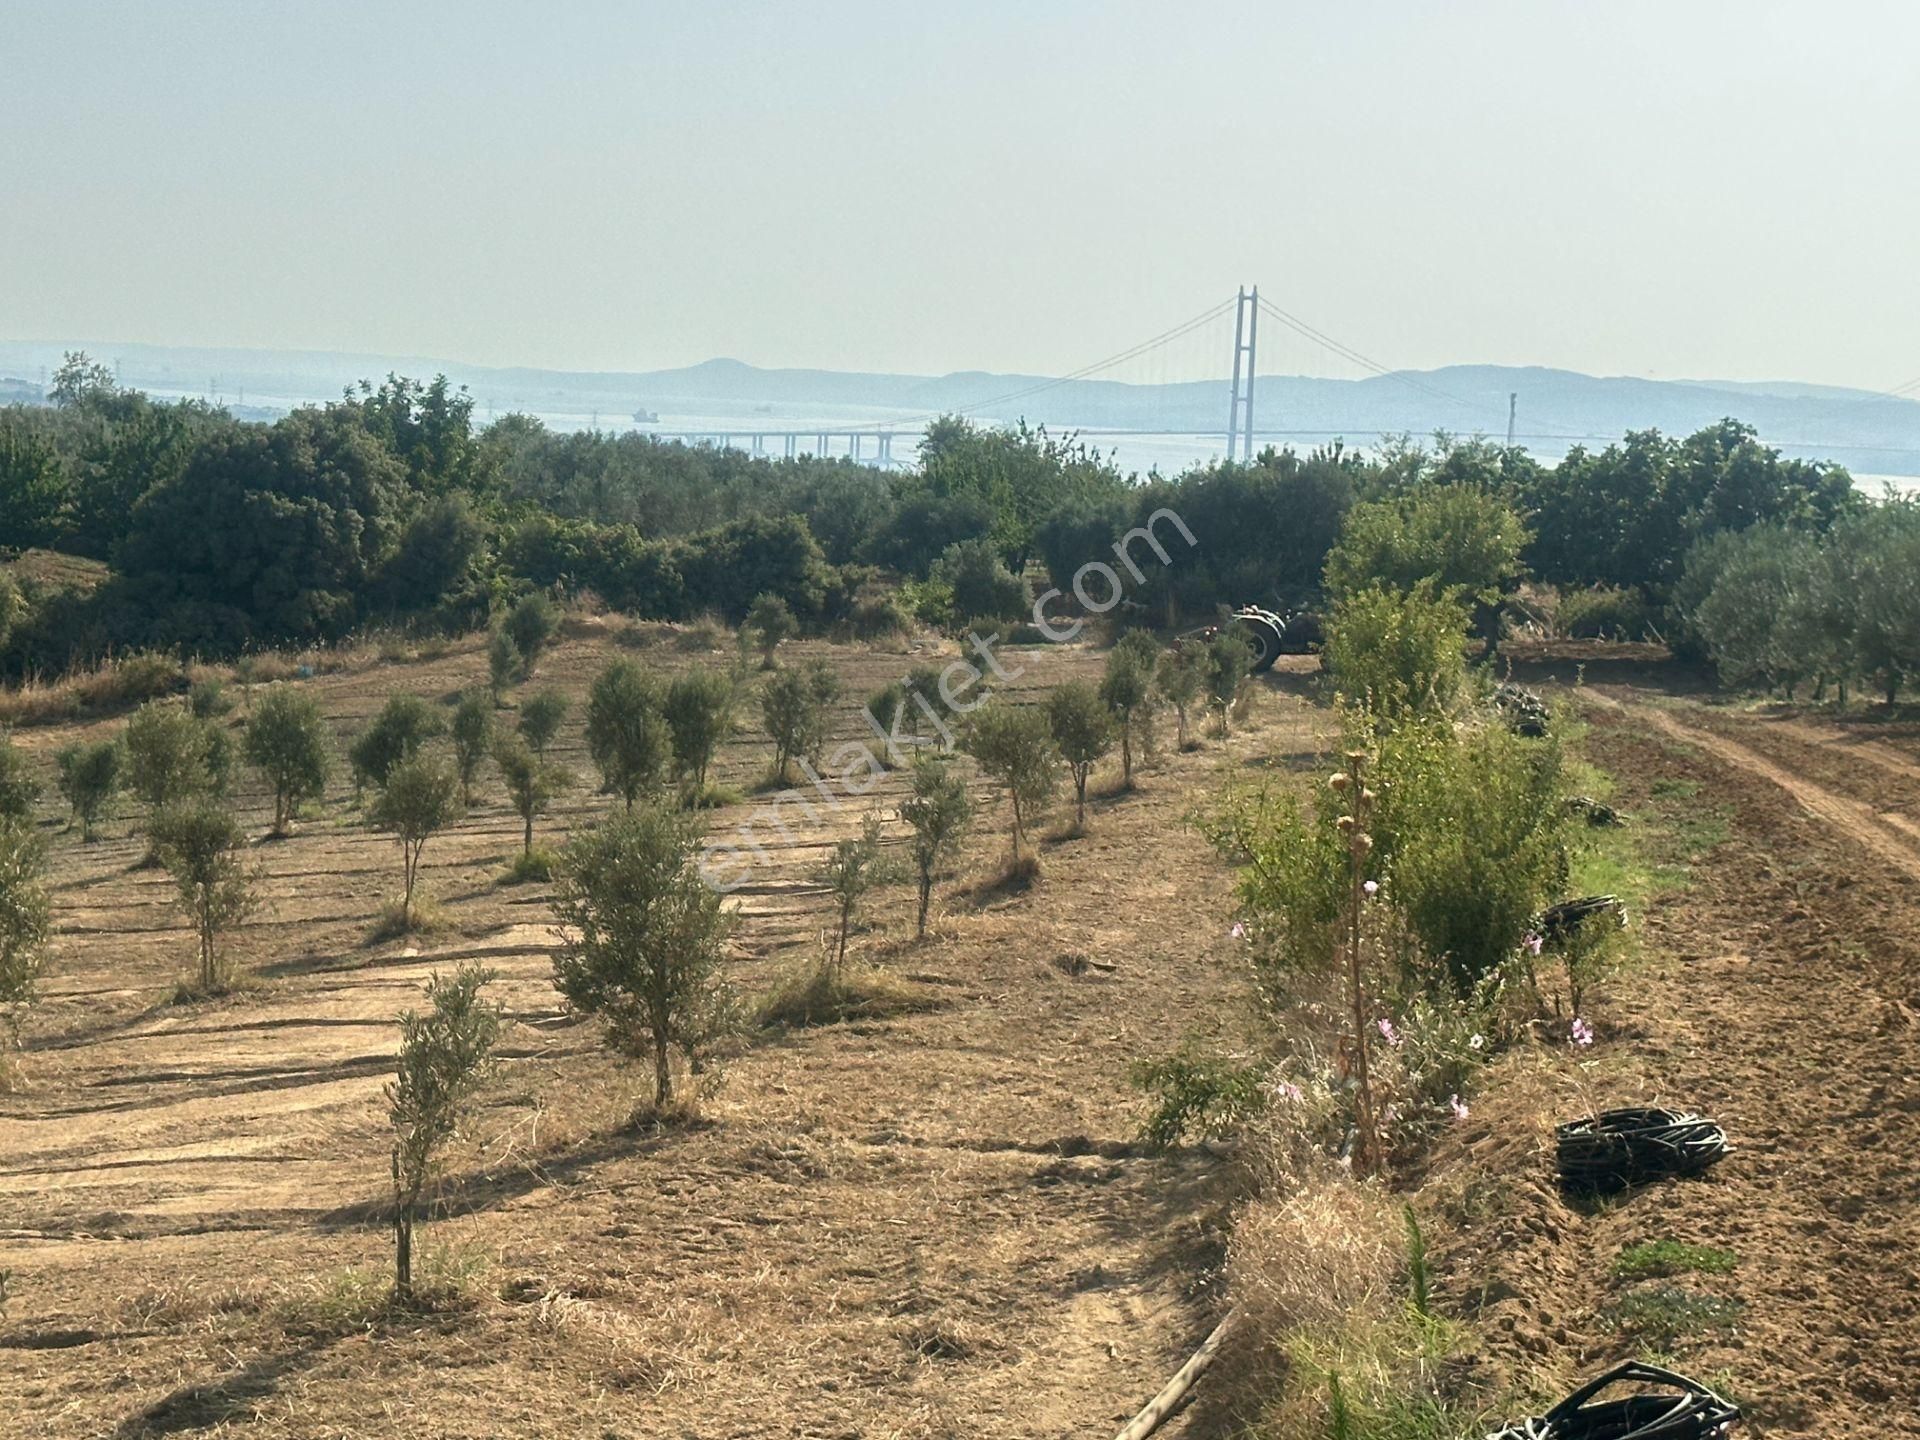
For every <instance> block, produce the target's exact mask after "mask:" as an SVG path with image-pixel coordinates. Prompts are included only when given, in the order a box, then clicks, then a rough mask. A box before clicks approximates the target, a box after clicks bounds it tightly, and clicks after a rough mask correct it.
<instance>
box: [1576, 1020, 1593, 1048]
mask: <svg viewBox="0 0 1920 1440" xmlns="http://www.w3.org/2000/svg"><path fill="white" fill-rule="evenodd" d="M1572 1039H1573V1043H1574V1044H1576V1045H1591V1044H1592V1043H1593V1027H1592V1026H1591V1025H1589V1024H1587V1022H1586V1021H1584V1020H1582V1019H1581V1018H1580V1017H1579V1016H1578V1015H1576V1016H1574V1017H1573V1035H1572Z"/></svg>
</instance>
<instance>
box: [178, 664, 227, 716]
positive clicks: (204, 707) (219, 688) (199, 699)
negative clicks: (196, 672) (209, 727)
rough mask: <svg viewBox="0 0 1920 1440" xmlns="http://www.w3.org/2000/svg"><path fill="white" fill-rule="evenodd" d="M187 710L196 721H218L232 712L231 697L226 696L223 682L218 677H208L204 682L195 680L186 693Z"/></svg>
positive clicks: (225, 687)
mask: <svg viewBox="0 0 1920 1440" xmlns="http://www.w3.org/2000/svg"><path fill="white" fill-rule="evenodd" d="M187 708H188V709H189V710H191V711H192V712H193V718H194V719H196V720H219V719H223V718H224V717H226V716H227V715H229V714H231V713H232V712H233V697H232V696H231V695H229V694H227V686H226V682H225V681H224V680H222V679H221V678H220V677H219V676H218V675H209V676H207V677H206V678H205V679H204V680H196V681H195V682H194V684H193V688H192V689H191V690H189V691H187Z"/></svg>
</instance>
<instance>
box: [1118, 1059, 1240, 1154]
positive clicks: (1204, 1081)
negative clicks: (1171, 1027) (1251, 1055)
mask: <svg viewBox="0 0 1920 1440" xmlns="http://www.w3.org/2000/svg"><path fill="white" fill-rule="evenodd" d="M1263 1076H1264V1071H1263V1070H1262V1069H1261V1067H1260V1066H1258V1065H1245V1064H1240V1063H1237V1062H1235V1061H1231V1060H1227V1059H1223V1058H1221V1057H1219V1056H1211V1055H1204V1054H1202V1053H1200V1052H1199V1051H1197V1050H1195V1049H1193V1048H1192V1047H1191V1046H1188V1047H1185V1048H1183V1049H1181V1050H1180V1051H1178V1052H1177V1053H1175V1054H1173V1055H1168V1056H1164V1057H1162V1058H1161V1059H1158V1060H1139V1061H1136V1062H1135V1063H1134V1066H1133V1069H1132V1071H1131V1073H1130V1076H1129V1078H1130V1079H1131V1080H1132V1082H1133V1084H1134V1086H1135V1087H1136V1088H1137V1089H1140V1090H1143V1091H1145V1092H1146V1093H1147V1094H1149V1095H1151V1096H1153V1097H1155V1098H1154V1101H1153V1104H1152V1107H1151V1108H1150V1109H1149V1110H1148V1112H1147V1118H1146V1120H1145V1122H1144V1123H1143V1124H1142V1126H1141V1130H1140V1138H1141V1139H1143V1140H1144V1141H1146V1143H1147V1144H1149V1145H1151V1146H1152V1147H1153V1148H1154V1149H1156V1150H1164V1149H1166V1148H1167V1147H1168V1146H1170V1145H1175V1144H1178V1143H1179V1142H1180V1140H1181V1139H1183V1138H1184V1137H1185V1136H1187V1135H1189V1134H1193V1135H1199V1136H1201V1137H1204V1138H1215V1137H1220V1136H1225V1135H1231V1134H1233V1133H1234V1132H1236V1131H1238V1130H1239V1129H1241V1128H1242V1126H1244V1125H1245V1124H1246V1122H1247V1121H1248V1120H1249V1119H1250V1118H1252V1116H1254V1115H1255V1114H1257V1113H1258V1112H1259V1110H1260V1109H1261V1107H1262V1105H1263V1104H1264V1103H1265V1102H1264V1097H1263V1096H1262V1093H1261V1089H1260V1085H1261V1080H1262V1078H1263Z"/></svg>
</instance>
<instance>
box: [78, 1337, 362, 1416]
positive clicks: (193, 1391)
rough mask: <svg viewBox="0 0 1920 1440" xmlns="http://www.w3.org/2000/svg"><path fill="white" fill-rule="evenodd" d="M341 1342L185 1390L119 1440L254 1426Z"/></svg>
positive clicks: (325, 1341)
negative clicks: (261, 1411) (265, 1405)
mask: <svg viewBox="0 0 1920 1440" xmlns="http://www.w3.org/2000/svg"><path fill="white" fill-rule="evenodd" d="M337 1338H338V1337H334V1336H324V1337H319V1338H316V1339H313V1340H309V1341H307V1342H306V1343H304V1344H301V1345H297V1346H295V1347H294V1348H293V1349H291V1350H280V1351H275V1352H273V1353H271V1354H267V1355H261V1356H257V1357H256V1358H254V1359H252V1360H249V1361H248V1362H247V1363H246V1364H244V1365H242V1366H241V1367H240V1368H239V1369H238V1370H236V1371H234V1372H233V1373H231V1374H229V1375H223V1376H222V1377H220V1378H219V1379H217V1380H208V1381H201V1382H196V1383H190V1384H186V1385H182V1386H180V1387H179V1388H177V1389H175V1390H174V1391H172V1392H171V1393H170V1394H167V1395H165V1396H163V1397H162V1398H161V1399H159V1400H156V1401H155V1402H154V1403H153V1404H151V1405H149V1406H147V1407H146V1408H145V1409H144V1410H142V1411H140V1412H139V1413H138V1414H136V1415H130V1416H128V1417H127V1418H126V1419H125V1420H123V1421H122V1422H121V1423H120V1425H119V1427H118V1428H117V1429H116V1430H115V1431H114V1432H113V1433H114V1436H115V1440H154V1437H157V1436H164V1435H184V1434H187V1433H189V1432H192V1431H195V1430H211V1429H214V1428H215V1427H218V1426H224V1425H226V1424H227V1423H228V1422H230V1421H245V1420H248V1419H250V1418H252V1416H253V1415H254V1414H255V1413H256V1412H257V1410H258V1408H259V1404H260V1402H261V1401H263V1400H266V1399H267V1398H268V1397H270V1396H271V1395H273V1394H274V1393H275V1392H276V1391H277V1390H279V1388H280V1385H281V1382H282V1381H284V1380H285V1379H286V1378H287V1377H288V1376H290V1375H296V1374H298V1373H299V1372H301V1371H302V1370H305V1369H307V1368H309V1367H310V1366H312V1365H313V1364H315V1363H316V1362H317V1361H318V1360H319V1359H320V1357H321V1356H322V1355H324V1354H325V1353H326V1352H327V1351H328V1350H329V1349H331V1348H332V1347H333V1345H334V1343H335V1341H336V1339H337Z"/></svg>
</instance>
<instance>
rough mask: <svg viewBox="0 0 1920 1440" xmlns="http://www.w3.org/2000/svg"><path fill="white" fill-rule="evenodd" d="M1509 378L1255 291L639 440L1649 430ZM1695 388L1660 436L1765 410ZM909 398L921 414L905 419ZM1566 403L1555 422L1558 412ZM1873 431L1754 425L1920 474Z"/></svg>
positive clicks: (1198, 447)
mask: <svg viewBox="0 0 1920 1440" xmlns="http://www.w3.org/2000/svg"><path fill="white" fill-rule="evenodd" d="M1515 374H1516V372H1514V371H1511V370H1500V369H1496V368H1492V367H1488V368H1484V369H1482V368H1478V367H1461V368H1459V369H1454V370H1448V371H1444V372H1440V373H1438V374H1434V373H1423V372H1417V371H1409V370H1405V369H1398V368H1395V367H1392V366H1389V365H1387V364H1385V363H1383V362H1381V361H1379V360H1377V359H1375V358H1373V357H1372V356H1370V355H1368V354H1366V353H1364V352H1363V351H1361V350H1358V349H1356V348H1355V347H1353V346H1352V345H1349V344H1347V343H1346V342H1345V341H1343V340H1341V339H1339V338H1337V337H1336V336H1334V335H1332V334H1330V333H1328V332H1327V331H1326V330H1324V329H1321V328H1320V327H1318V326H1316V325H1313V324H1311V323H1310V322H1308V321H1307V320H1305V319H1303V318H1301V317H1300V316H1299V315H1297V314H1294V313H1293V312H1292V311H1290V310H1288V309H1286V308H1285V307H1283V306H1281V305H1279V304H1277V303H1275V302H1274V301H1273V300H1272V299H1270V298H1269V297H1267V296H1264V295H1262V294H1261V293H1260V290H1259V287H1257V286H1254V287H1251V288H1249V287H1242V288H1241V289H1239V290H1238V291H1236V292H1235V293H1234V294H1231V295H1228V296H1225V297H1223V298H1222V299H1220V300H1218V301H1216V302H1214V303H1213V304H1211V305H1208V306H1207V307H1205V308H1204V309H1202V310H1200V311H1199V312H1197V313H1195V314H1193V315H1190V316H1188V317H1187V318H1186V319H1185V320H1183V321H1181V322H1180V323H1179V324H1177V325H1173V326H1170V327H1168V328H1167V329H1165V330H1162V331H1160V332H1159V333H1157V334H1154V335H1150V336H1148V337H1147V338H1146V339H1144V340H1141V341H1139V342H1138V343H1136V344H1134V345H1130V346H1128V347H1126V348H1124V349H1122V350H1119V351H1117V352H1115V353H1114V354H1111V355H1107V356H1104V357H1102V358H1101V359H1098V360H1096V361H1094V362H1092V363H1091V364H1088V365H1085V366H1082V367H1081V368H1079V369H1077V370H1073V371H1070V372H1068V373H1067V374H1064V375H1058V376H1052V377H1044V378H1043V377H1032V378H1028V379H1018V378H1015V379H1014V380H1013V381H1012V382H1011V383H1010V381H1009V377H1004V376H1002V377H993V376H985V375H949V376H944V377H940V378H937V379H928V380H925V381H922V382H919V383H918V384H912V385H908V386H907V387H906V388H904V389H901V388H899V386H898V384H897V383H896V384H895V385H894V388H893V389H892V390H891V392H890V393H889V395H888V396H887V398H886V399H885V400H884V401H880V402H878V403H870V404H854V403H848V402H843V403H839V404H838V405H837V406H836V405H831V404H822V405H818V406H815V405H811V404H809V403H807V402H805V401H799V400H794V401H788V402H785V403H783V404H781V405H780V406H779V407H778V408H779V410H780V411H781V412H784V413H782V414H775V413H774V411H775V407H774V406H773V405H770V404H762V405H760V406H759V407H757V410H756V411H755V412H754V413H753V414H751V415H750V416H743V415H742V414H740V413H739V409H738V408H737V407H736V408H735V412H734V413H733V414H732V415H725V416H716V417H713V418H711V419H709V418H707V417H701V418H699V419H698V420H690V419H683V418H681V417H678V416H673V417H669V421H668V424H667V425H665V426H658V425H656V424H652V423H642V424H641V425H640V426H639V427H638V428H639V429H640V430H641V431H642V433H645V434H649V435H652V436H655V437H657V438H659V439H662V440H678V441H683V442H685V443H687V444H692V445H712V446H717V447H723V448H730V449H737V450H744V451H747V452H749V453H752V454H756V455H784V456H787V457H798V456H802V455H813V456H818V457H828V458H840V457H845V458H849V459H852V460H856V461H860V462H862V463H866V464H872V465H880V466H906V465H911V464H913V463H915V462H916V460H917V458H918V448H919V444H920V441H921V439H922V437H923V436H924V434H925V432H926V429H927V427H928V426H929V425H931V424H932V423H933V422H934V421H935V420H936V419H938V418H940V417H942V416H949V415H952V416H959V417H962V418H966V419H971V420H975V421H979V422H982V423H989V424H1012V423H1016V422H1021V423H1031V424H1035V425H1044V426H1046V427H1047V428H1048V429H1049V430H1051V431H1052V432H1053V433H1054V434H1056V435H1059V434H1062V433H1070V434H1071V435H1072V436H1073V437H1075V438H1076V439H1077V440H1078V441H1080V442H1082V443H1084V444H1086V445H1087V446H1089V447H1090V448H1092V449H1095V450H1101V451H1107V452H1109V453H1111V454H1113V455H1114V457H1115V458H1116V459H1117V460H1118V461H1119V462H1120V463H1122V464H1123V465H1125V466H1126V467H1127V468H1131V469H1136V470H1141V471H1145V470H1148V469H1152V468H1164V469H1166V470H1168V471H1176V470H1179V469H1184V468H1185V467H1186V466H1188V465H1190V464H1193V463H1195V462H1205V461H1207V460H1210V459H1219V458H1221V457H1222V456H1224V457H1225V458H1226V459H1227V460H1229V461H1232V460H1239V461H1243V462H1244V461H1250V460H1252V459H1253V458H1254V456H1256V455H1257V454H1258V453H1260V451H1261V450H1263V449H1265V448H1267V447H1268V446H1274V445H1281V446H1284V445H1292V446H1294V447H1295V448H1300V449H1305V448H1309V447H1311V446H1314V445H1319V444H1324V443H1328V442H1331V441H1334V440H1336V439H1338V440H1344V441H1346V442H1348V443H1351V444H1355V445H1361V446H1366V445H1370V444H1374V443H1378V442H1380V441H1382V440H1384V439H1387V438H1388V437H1394V436H1401V435H1408V434H1413V435H1430V434H1432V433H1434V432H1435V431H1442V430H1444V431H1448V432H1451V433H1453V434H1456V435H1480V436H1485V437H1487V438H1489V439H1491V440H1493V441H1495V442H1496V443H1497V442H1499V441H1501V440H1502V439H1504V441H1505V443H1506V444H1507V445H1508V446H1515V445H1518V446H1521V447H1523V448H1527V449H1531V450H1534V451H1536V453H1539V454H1540V455H1541V456H1542V458H1557V457H1558V456H1559V455H1561V454H1564V453H1565V452H1566V451H1567V450H1568V449H1570V448H1571V447H1573V446H1575V445H1588V446H1599V445H1607V444H1612V443H1615V442H1617V441H1618V440H1619V439H1620V436H1621V434H1622V432H1623V430H1625V429H1627V428H1638V427H1639V426H1642V425H1645V424H1647V423H1661V422H1655V421H1653V417H1651V416H1647V415H1642V414H1639V413H1632V414H1628V413H1627V412H1625V411H1623V410H1622V409H1621V408H1620V404H1619V403H1618V402H1612V403H1607V404H1604V405H1603V404H1596V403H1595V402H1594V401H1593V399H1592V398H1591V396H1571V395H1569V393H1568V392H1566V391H1565V390H1564V388H1563V389H1562V390H1560V391H1559V392H1557V393H1556V391H1555V390H1554V382H1552V381H1551V380H1543V381H1542V382H1540V385H1539V391H1540V393H1538V394H1537V395H1535V396H1534V397H1532V399H1531V402H1530V401H1529V397H1528V396H1526V395H1524V394H1521V393H1519V392H1518V391H1517V390H1516V389H1515V388H1511V387H1513V386H1514V385H1515V384H1516V383H1517V382H1516V380H1515ZM887 378H888V379H889V380H892V379H893V378H894V377H887ZM1566 378H1570V379H1573V380H1579V381H1584V380H1586V379H1587V378H1588V377H1581V376H1571V377H1566ZM1356 382H1358V383H1356ZM1596 383H1597V382H1596ZM1699 393H1700V395H1701V401H1700V403H1701V405H1703V406H1706V407H1711V408H1707V409H1701V410H1700V412H1699V413H1698V414H1697V415H1686V416H1682V415H1678V414H1675V413H1671V412H1673V411H1674V410H1675V406H1674V405H1673V404H1672V403H1669V404H1668V405H1667V413H1664V415H1663V421H1664V423H1663V428H1666V429H1668V430H1669V431H1670V432H1671V433H1680V434H1684V433H1687V432H1688V431H1689V430H1690V429H1693V428H1698V427H1700V426H1704V425H1708V424H1711V423H1713V422H1714V421H1716V420H1718V419H1719V418H1720V417H1721V416H1722V415H1724V414H1729V413H1732V414H1739V415H1748V414H1750V413H1751V412H1752V411H1753V410H1755V409H1757V408H1759V407H1760V404H1761V402H1760V401H1759V400H1758V399H1757V398H1756V397H1754V396H1753V395H1751V394H1748V395H1742V396H1730V395H1726V394H1715V395H1713V396H1712V398H1711V399H1708V398H1707V396H1708V394H1709V393H1710V392H1708V391H1705V390H1702V391H1700V392H1699ZM1916 397H1920V377H1915V378H1914V379H1913V380H1911V381H1909V382H1907V383H1906V384H1904V385H1901V386H1898V387H1895V388H1894V389H1891V390H1887V391H1883V392H1878V393H1877V394H1864V395H1863V396H1862V397H1860V405H1861V406H1862V407H1865V406H1866V405H1867V404H1868V402H1874V401H1883V402H1898V401H1910V400H1912V399H1914V398H1916ZM916 403H918V404H920V405H923V406H924V409H915V408H912V407H913V406H914V405H915V404H916ZM1640 403H1642V404H1644V403H1646V402H1645V401H1644V400H1643V401H1642V402H1640ZM1681 403H1682V404H1684V402H1681ZM1562 404H1564V407H1565V409H1566V411H1567V412H1568V413H1566V414H1563V415H1556V414H1555V413H1554V411H1555V410H1556V409H1557V408H1560V406H1561V405H1562ZM1720 407H1724V408H1720ZM1903 408H1905V409H1910V408H1911V407H1903ZM876 412H879V413H877V414H876ZM829 416H831V417H832V418H828V417H829ZM635 418H636V419H637V420H642V421H643V422H645V421H651V420H652V418H653V417H652V416H650V415H637V416H636V417H635ZM1753 418H1755V420H1756V422H1758V421H1759V420H1760V418H1761V417H1760V416H1758V415H1755V416H1754V417H1753ZM1852 418H1853V417H1847V419H1848V420H1849V421H1851V419H1852ZM1880 419H1881V420H1883V421H1884V423H1883V424H1875V425H1869V426H1865V427H1859V426H1856V425H1854V424H1852V423H1845V424H1842V425H1839V426H1837V427H1836V428H1837V429H1840V430H1842V431H1847V432H1852V433H1847V434H1844V435H1842V434H1829V435H1827V436H1823V437H1818V438H1816V437H1813V436H1810V435H1806V434H1799V433H1788V428H1789V426H1791V427H1792V428H1794V429H1800V428H1802V427H1800V426H1797V425H1794V423H1793V421H1792V420H1791V419H1789V420H1788V421H1786V422H1785V423H1783V424H1780V425H1778V426H1768V425H1766V424H1764V423H1762V424H1761V425H1760V429H1761V433H1762V436H1763V438H1764V439H1765V440H1766V441H1767V442H1768V443H1771V444H1775V445H1779V446H1781V447H1782V448H1783V449H1785V450H1787V451H1788V453H1790V454H1798V455H1801V456H1803V457H1807V458H1831V459H1838V460H1841V461H1843V462H1845V463H1847V464H1848V465H1849V467H1850V468H1851V469H1852V470H1853V471H1854V473H1855V474H1856V475H1863V474H1870V473H1875V472H1890V473H1893V474H1899V475H1910V474H1914V473H1920V448H1916V442H1915V436H1916V435H1920V425H1916V422H1915V420H1914V419H1913V417H1912V416H1911V415H1910V414H1892V413H1887V414H1884V415H1882V416H1881V417H1880ZM596 426H597V421H596Z"/></svg>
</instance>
